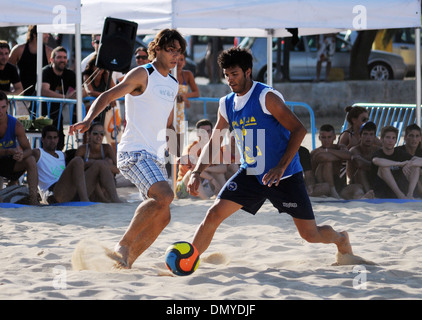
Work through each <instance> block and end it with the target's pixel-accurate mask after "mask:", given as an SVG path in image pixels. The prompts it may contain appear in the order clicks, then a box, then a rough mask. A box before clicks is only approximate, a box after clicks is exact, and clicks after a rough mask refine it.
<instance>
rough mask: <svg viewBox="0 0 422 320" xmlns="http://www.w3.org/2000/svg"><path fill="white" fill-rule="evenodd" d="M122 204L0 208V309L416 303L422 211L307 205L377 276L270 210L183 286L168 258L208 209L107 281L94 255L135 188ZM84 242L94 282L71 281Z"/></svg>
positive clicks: (81, 276)
mask: <svg viewBox="0 0 422 320" xmlns="http://www.w3.org/2000/svg"><path fill="white" fill-rule="evenodd" d="M309 143H310V138H309V135H308V136H307V138H306V139H305V145H306V144H308V147H309V148H310V145H309ZM118 193H119V195H120V196H121V197H122V198H123V199H125V200H127V201H128V202H127V203H123V204H93V205H89V206H43V207H33V206H24V207H20V208H1V207H0V257H1V259H0V299H100V300H102V299H111V300H114V299H143V300H150V299H164V300H168V299H179V300H205V299H207V300H208V299H210V300H223V299H224V300H226V299H229V300H246V299H247V300H284V299H421V298H422V290H421V288H422V270H421V267H420V266H421V264H422V249H421V246H420V235H421V234H422V218H421V212H422V210H421V209H422V201H403V202H399V201H374V200H368V201H338V200H335V199H332V198H325V199H323V198H312V199H311V200H312V203H313V208H314V212H315V216H316V221H317V224H318V225H324V224H328V225H331V226H332V227H333V228H334V229H336V230H337V231H342V230H346V231H348V233H349V236H350V241H351V243H352V246H353V251H354V253H355V254H356V255H358V256H360V257H362V258H363V259H366V260H367V261H370V262H372V263H373V264H362V262H358V263H359V264H351V265H338V263H337V260H340V262H344V261H345V260H347V258H348V257H336V251H337V250H336V247H335V245H325V244H309V243H307V242H306V241H304V240H302V239H301V238H300V236H299V234H298V233H297V230H296V228H295V226H294V223H293V221H292V219H291V217H290V216H289V215H287V214H284V213H282V214H279V213H277V211H276V210H275V209H274V208H273V207H272V205H271V204H270V203H265V204H264V206H263V207H262V208H261V210H260V211H259V212H258V213H257V215H256V216H252V215H250V214H248V213H246V212H244V211H239V212H237V213H235V214H234V215H232V216H231V217H230V218H228V219H227V220H226V221H224V222H223V224H222V225H221V226H220V227H219V229H218V230H217V232H216V234H215V237H214V239H213V241H212V243H211V245H210V247H209V249H208V250H207V251H206V252H205V253H204V254H203V255H202V257H201V262H200V264H199V268H198V270H197V271H196V272H195V273H194V274H192V275H190V276H186V277H178V276H173V275H172V274H171V273H170V271H168V270H167V269H166V267H165V264H164V255H165V251H166V249H167V247H168V246H169V245H170V244H172V243H173V242H176V241H182V240H183V241H191V240H192V237H193V234H194V232H195V230H196V228H197V227H198V225H199V224H200V222H201V221H202V219H203V218H204V216H205V213H206V212H207V209H208V208H209V207H210V206H211V204H212V203H213V201H212V200H206V201H204V200H189V199H185V200H175V201H174V202H173V203H172V204H171V212H172V220H171V222H170V224H169V225H168V226H167V228H166V229H165V230H164V231H163V232H162V234H161V235H160V236H159V237H158V239H157V240H156V241H155V242H154V243H153V245H152V246H151V247H150V248H149V249H148V250H147V251H146V252H144V254H143V255H141V256H140V257H139V258H138V260H137V261H136V262H135V263H134V265H133V268H132V269H131V270H114V269H112V265H113V263H111V261H110V260H109V259H108V258H107V257H106V256H105V254H104V249H103V248H102V247H101V246H104V247H106V248H109V249H112V248H113V247H114V245H115V244H116V243H117V241H118V240H119V239H120V237H121V236H122V235H123V233H124V232H125V230H126V228H127V226H128V225H129V222H130V220H131V219H132V215H133V212H134V210H135V208H136V207H137V206H138V204H139V203H140V201H139V195H138V192H137V189H136V188H135V187H133V186H131V185H130V183H124V182H123V183H119V188H118ZM81 241H84V242H83V244H84V246H83V248H85V249H86V250H88V254H89V255H90V256H91V257H92V259H91V260H92V261H89V263H91V265H92V264H94V265H96V268H97V271H94V270H82V271H76V270H73V268H72V262H71V261H72V255H73V254H74V252H75V249H76V248H77V247H78V244H79V243H80V242H81ZM89 250H91V251H89Z"/></svg>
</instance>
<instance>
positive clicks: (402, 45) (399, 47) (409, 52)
mask: <svg viewBox="0 0 422 320" xmlns="http://www.w3.org/2000/svg"><path fill="white" fill-rule="evenodd" d="M393 53H396V54H399V55H401V56H402V57H403V60H404V63H405V64H406V65H407V76H414V75H415V63H416V50H415V29H413V28H406V29H398V30H397V31H396V33H395V34H394V38H393ZM421 57H422V53H421Z"/></svg>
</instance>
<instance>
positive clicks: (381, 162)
mask: <svg viewBox="0 0 422 320" xmlns="http://www.w3.org/2000/svg"><path fill="white" fill-rule="evenodd" d="M372 163H373V164H375V165H376V166H378V167H392V166H397V167H404V166H405V165H406V164H408V163H409V161H393V160H389V159H385V158H377V157H375V158H373V159H372Z"/></svg>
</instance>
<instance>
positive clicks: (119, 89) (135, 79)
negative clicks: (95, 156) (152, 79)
mask: <svg viewBox="0 0 422 320" xmlns="http://www.w3.org/2000/svg"><path fill="white" fill-rule="evenodd" d="M147 81H148V75H147V71H146V70H145V69H144V68H140V67H139V68H135V69H132V70H131V71H130V72H129V73H128V74H127V75H126V76H125V78H124V79H123V81H122V82H120V83H119V84H118V85H116V86H114V87H112V88H110V89H108V90H107V91H105V92H103V93H102V94H100V95H99V97H98V98H97V99H95V101H94V103H93V104H92V105H91V107H90V108H89V111H88V113H87V115H86V116H85V118H84V119H83V121H81V122H78V123H75V124H74V125H71V126H70V127H69V134H70V135H72V134H73V133H74V132H77V131H78V130H79V131H80V133H84V132H85V131H87V130H88V129H89V126H90V125H91V122H92V121H93V120H94V119H95V118H96V117H97V116H98V115H99V114H100V113H101V112H102V111H103V110H104V109H105V108H106V107H107V106H108V105H109V104H110V103H111V102H112V101H114V100H116V99H119V98H120V97H123V96H124V95H126V94H129V93H142V92H143V90H145V88H146V85H147Z"/></svg>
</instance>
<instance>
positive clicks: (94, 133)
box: [92, 131, 104, 137]
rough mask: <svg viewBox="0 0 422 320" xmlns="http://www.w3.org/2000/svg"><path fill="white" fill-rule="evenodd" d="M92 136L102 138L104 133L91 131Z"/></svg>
mask: <svg viewBox="0 0 422 320" xmlns="http://www.w3.org/2000/svg"><path fill="white" fill-rule="evenodd" d="M92 134H93V135H94V136H96V135H100V136H103V137H104V132H103V131H101V132H100V131H92Z"/></svg>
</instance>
